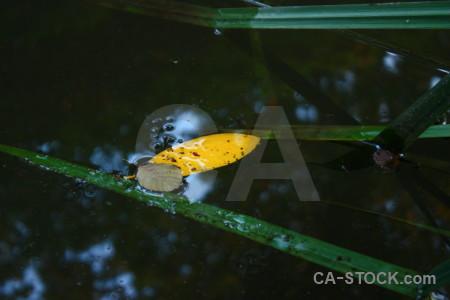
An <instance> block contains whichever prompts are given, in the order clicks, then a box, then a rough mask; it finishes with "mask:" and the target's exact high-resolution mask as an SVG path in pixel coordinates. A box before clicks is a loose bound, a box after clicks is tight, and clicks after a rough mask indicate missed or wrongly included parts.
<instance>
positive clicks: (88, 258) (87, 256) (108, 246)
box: [64, 240, 115, 274]
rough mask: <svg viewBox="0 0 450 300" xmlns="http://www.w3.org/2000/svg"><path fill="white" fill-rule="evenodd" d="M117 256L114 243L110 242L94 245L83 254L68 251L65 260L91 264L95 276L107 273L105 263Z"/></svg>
mask: <svg viewBox="0 0 450 300" xmlns="http://www.w3.org/2000/svg"><path fill="white" fill-rule="evenodd" d="M114 254H115V249H114V246H113V245H112V243H111V242H110V241H108V240H106V241H103V242H101V243H98V244H94V245H92V246H91V247H90V248H89V249H87V250H85V251H81V252H78V253H76V252H74V251H72V250H66V252H65V253H64V258H65V259H66V260H67V261H69V262H73V261H77V262H83V263H86V264H89V265H90V266H91V270H92V272H93V273H94V274H100V273H103V272H104V271H105V263H106V262H107V261H108V260H109V259H111V258H112V257H113V256H114Z"/></svg>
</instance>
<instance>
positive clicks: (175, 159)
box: [150, 133, 260, 176]
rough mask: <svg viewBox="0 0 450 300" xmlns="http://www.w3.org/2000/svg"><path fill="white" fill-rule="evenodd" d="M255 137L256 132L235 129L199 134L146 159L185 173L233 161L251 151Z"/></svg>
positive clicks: (257, 139)
mask: <svg viewBox="0 0 450 300" xmlns="http://www.w3.org/2000/svg"><path fill="white" fill-rule="evenodd" d="M259 141H260V138H259V137H257V136H253V135H247V134H239V133H218V134H212V135H207V136H202V137H199V138H196V139H193V140H190V141H187V142H185V143H182V144H178V145H175V146H173V147H171V148H169V149H166V150H164V151H162V152H160V153H158V155H155V156H154V157H153V158H152V159H151V160H150V163H169V164H172V165H175V166H177V167H179V168H180V169H181V172H182V174H183V176H188V175H191V174H194V173H199V172H204V171H208V170H212V169H215V168H219V167H222V166H226V165H229V164H231V163H234V162H235V161H237V160H239V159H241V158H242V157H244V156H246V155H247V154H249V153H250V152H252V151H253V149H255V147H256V146H257V145H258V143H259Z"/></svg>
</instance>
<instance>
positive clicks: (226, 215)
mask: <svg viewBox="0 0 450 300" xmlns="http://www.w3.org/2000/svg"><path fill="white" fill-rule="evenodd" d="M0 151H1V152H4V153H7V154H10V155H14V156H17V157H20V158H23V159H25V160H27V161H28V162H30V163H33V164H37V165H39V166H42V167H45V168H49V169H51V170H53V171H56V172H60V173H62V174H64V175H67V176H71V177H76V178H80V179H82V180H85V181H86V182H88V183H91V184H94V185H96V186H99V187H102V188H105V189H108V190H111V191H114V192H116V193H119V194H122V195H125V196H127V197H131V198H134V199H136V200H139V201H143V202H146V203H148V204H150V205H152V206H155V207H158V208H161V209H164V210H165V211H167V212H170V213H174V214H175V213H176V214H180V215H183V216H185V217H188V218H191V219H193V220H196V221H199V222H202V223H206V224H210V225H212V226H214V227H217V228H220V229H223V230H225V231H229V232H232V233H235V234H238V235H241V236H243V237H246V238H248V239H251V240H253V241H256V242H258V243H261V244H264V245H267V246H270V247H273V248H275V249H278V250H280V251H283V252H286V253H289V254H291V255H294V256H296V257H299V258H302V259H305V260H308V261H310V262H313V263H316V264H319V265H322V266H325V267H328V268H330V269H332V270H334V271H337V272H341V273H346V272H358V271H361V272H374V273H377V272H386V273H387V272H392V273H394V272H398V277H397V278H398V279H399V280H402V281H403V279H404V277H405V276H406V275H416V274H420V273H419V272H417V271H414V270H411V269H407V268H403V267H400V266H397V265H394V264H391V263H387V262H384V261H382V260H378V259H375V258H372V257H369V256H366V255H364V254H360V253H357V252H354V251H351V250H347V249H345V248H342V247H339V246H335V245H333V244H330V243H327V242H324V241H321V240H318V239H315V238H312V237H309V236H307V235H304V234H300V233H298V232H295V231H292V230H288V229H285V228H282V227H279V226H276V225H273V224H270V223H267V222H264V221H262V220H259V219H257V218H254V217H250V216H247V215H244V214H239V213H235V212H233V211H229V210H226V209H222V208H218V207H215V206H212V205H208V204H204V203H198V202H194V203H191V202H189V201H188V200H187V199H186V198H185V197H183V196H179V195H174V194H170V193H165V194H151V193H148V192H145V191H143V190H142V189H140V188H137V187H136V184H135V183H134V182H130V181H127V180H119V179H116V178H115V177H114V176H112V175H110V174H107V173H103V172H101V171H98V170H93V169H90V168H87V167H84V166H79V165H76V164H73V163H69V162H67V161H64V160H60V159H56V158H53V157H50V156H47V155H41V154H38V153H35V152H31V151H27V150H23V149H19V148H15V147H10V146H6V145H0ZM375 284H378V285H380V286H382V287H384V288H387V289H390V290H392V291H395V292H398V293H401V294H404V295H407V296H410V297H415V295H416V293H417V290H418V286H417V285H414V284H389V283H384V284H382V283H379V282H376V283H375Z"/></svg>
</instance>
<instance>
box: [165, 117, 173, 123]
mask: <svg viewBox="0 0 450 300" xmlns="http://www.w3.org/2000/svg"><path fill="white" fill-rule="evenodd" d="M164 119H165V120H166V122H169V123H172V122H174V121H175V118H174V117H172V116H166V117H165V118H164Z"/></svg>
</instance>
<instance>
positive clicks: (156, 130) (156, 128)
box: [150, 127, 160, 133]
mask: <svg viewBox="0 0 450 300" xmlns="http://www.w3.org/2000/svg"><path fill="white" fill-rule="evenodd" d="M159 130H160V129H159V128H158V127H152V128H151V129H150V132H151V133H158V132H159Z"/></svg>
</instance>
